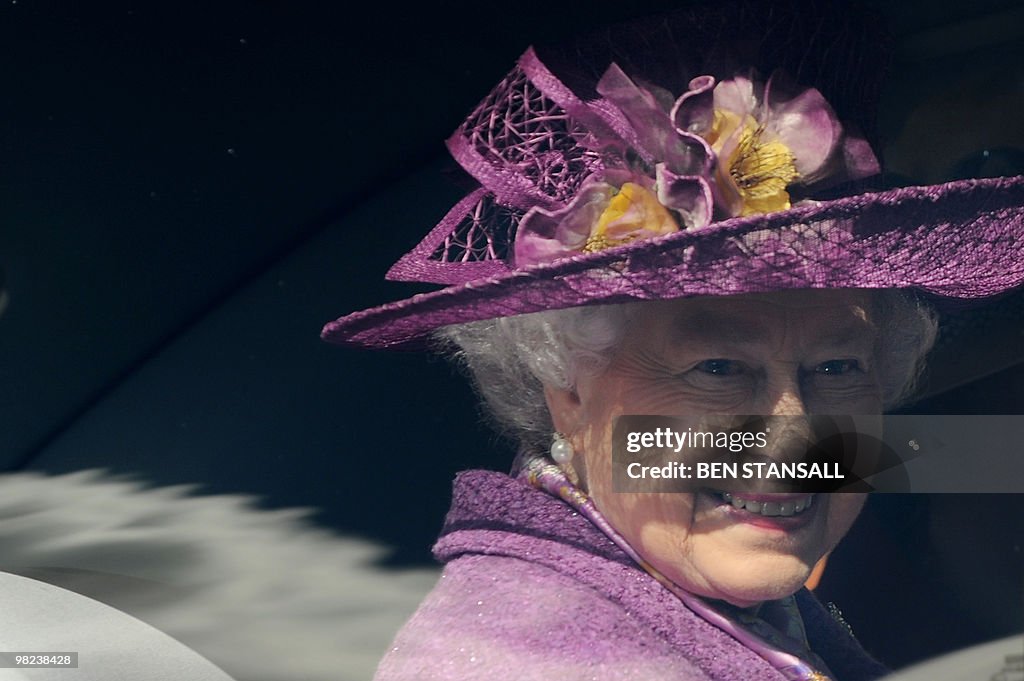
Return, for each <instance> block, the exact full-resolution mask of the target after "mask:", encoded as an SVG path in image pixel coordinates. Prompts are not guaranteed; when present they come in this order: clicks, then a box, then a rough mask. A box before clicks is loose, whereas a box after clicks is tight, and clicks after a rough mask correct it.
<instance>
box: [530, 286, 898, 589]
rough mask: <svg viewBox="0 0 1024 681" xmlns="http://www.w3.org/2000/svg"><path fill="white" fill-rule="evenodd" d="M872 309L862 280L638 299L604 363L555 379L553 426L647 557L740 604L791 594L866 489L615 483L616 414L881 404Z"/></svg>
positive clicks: (599, 500)
mask: <svg viewBox="0 0 1024 681" xmlns="http://www.w3.org/2000/svg"><path fill="white" fill-rule="evenodd" d="M871 309H872V308H871V294H870V293H868V292H864V291H855V290H848V291H847V290H837V291H827V290H825V291H792V292H782V293H772V294H757V295H745V296H733V297H728V298H695V299H685V300H683V299H681V300H669V301H659V302H650V303H644V304H642V305H638V306H637V307H636V308H635V309H634V315H633V316H632V318H631V319H630V323H629V326H628V330H627V331H626V334H625V337H624V338H623V341H622V343H621V345H620V346H619V348H618V349H617V351H616V353H615V355H614V356H613V358H612V360H611V363H610V364H609V366H608V368H607V369H606V370H605V371H604V372H603V373H601V374H600V375H598V376H592V377H584V378H582V379H581V380H580V381H579V383H578V385H577V386H576V389H575V390H572V391H568V390H559V389H553V388H549V389H547V390H546V395H547V398H548V406H549V409H550V411H551V415H552V418H553V420H554V425H555V427H556V429H557V430H558V431H559V432H561V433H563V434H565V435H566V436H567V437H568V438H569V440H570V441H571V442H572V444H573V446H574V448H575V450H576V452H577V454H576V457H575V459H574V461H573V464H572V465H573V466H574V469H575V473H576V474H577V475H578V476H579V478H580V484H581V486H582V487H583V488H584V489H586V490H587V491H588V492H589V494H590V496H591V498H592V499H593V500H594V502H595V504H597V507H598V508H599V509H600V510H601V512H602V513H603V514H604V516H605V517H606V518H607V519H608V521H609V522H610V523H611V524H612V526H613V527H615V529H616V530H618V531H619V532H620V533H621V534H622V535H623V537H625V539H626V540H627V541H628V542H629V543H630V545H631V546H632V547H633V548H634V549H635V550H636V551H637V552H638V553H639V554H640V555H641V556H643V558H644V559H645V560H647V561H648V562H649V563H651V565H652V566H653V567H654V568H656V569H657V570H658V571H660V572H661V573H662V574H664V575H665V576H666V577H668V578H669V579H671V580H672V581H673V582H675V583H676V584H678V585H679V586H681V587H683V588H685V589H686V590H688V591H690V592H692V593H695V594H698V595H701V596H705V597H708V598H714V599H720V600H724V601H728V602H730V603H732V604H734V605H737V606H740V607H747V606H750V605H753V604H755V603H759V602H762V601H765V600H771V599H776V598H781V597H783V596H786V595H789V594H791V593H793V592H794V591H796V590H797V589H799V588H800V586H801V585H802V584H803V582H804V581H805V580H806V579H807V577H808V575H809V574H810V571H811V568H812V567H813V566H814V564H815V562H817V560H818V559H819V558H821V556H822V555H824V554H825V553H826V552H827V551H829V550H830V549H831V548H832V547H833V546H834V545H835V544H836V543H837V542H838V541H839V539H840V538H841V537H842V536H843V535H844V534H845V533H846V531H847V530H848V529H849V527H850V525H851V524H852V523H853V521H854V519H855V518H856V516H857V513H858V512H859V511H860V508H861V506H862V505H863V503H864V496H863V495H860V494H849V493H843V494H819V495H814V496H813V498H811V499H810V500H809V499H808V496H807V495H764V494H762V495H746V496H745V497H742V496H739V495H738V498H735V499H734V500H733V503H729V502H728V501H727V500H726V499H725V498H723V496H722V495H720V494H718V493H716V492H714V491H712V490H704V491H699V492H697V493H694V494H679V493H661V494H657V493H640V492H630V493H626V492H613V491H612V456H611V441H612V438H611V434H612V425H613V422H614V419H615V417H617V416H620V415H624V414H626V415H628V414H663V415H700V414H751V415H752V414H760V415H800V414H805V413H818V414H875V413H880V412H881V409H882V398H881V389H880V388H879V381H878V377H877V376H876V373H875V348H876V345H877V331H876V327H875V325H874V321H873V315H872V312H871ZM809 501H810V503H809ZM741 502H743V503H741ZM797 508H801V509H802V510H800V511H799V512H798V511H797ZM752 509H753V510H752ZM756 509H760V512H754V510H756ZM765 513H768V514H769V515H765ZM790 513H792V515H790Z"/></svg>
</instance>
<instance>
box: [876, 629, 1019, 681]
mask: <svg viewBox="0 0 1024 681" xmlns="http://www.w3.org/2000/svg"><path fill="white" fill-rule="evenodd" d="M881 681H1024V634H1020V635H1016V636H1010V637H1007V638H1002V639H999V640H998V641H991V642H989V643H982V644H981V645H977V646H971V647H970V648H964V649H963V650H958V651H957V652H955V653H950V654H948V655H943V656H941V657H937V658H935V659H933V660H928V661H927V662H922V663H920V664H915V665H914V666H912V667H908V668H907V669H904V670H903V671H900V672H897V673H895V674H890V675H889V676H886V677H885V678H884V679H882V680H881Z"/></svg>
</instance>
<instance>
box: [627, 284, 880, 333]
mask: <svg viewBox="0 0 1024 681" xmlns="http://www.w3.org/2000/svg"><path fill="white" fill-rule="evenodd" d="M872 296H873V293H872V292H871V291H865V290H859V289H840V290H799V291H783V292H774V293H758V294H748V295H742V296H723V297H704V298H689V299H675V300H667V301H656V302H651V303H643V304H641V305H640V306H639V309H638V311H637V312H638V315H637V317H636V318H635V321H636V322H638V323H637V324H636V326H635V327H634V328H636V329H638V330H639V329H643V333H649V332H652V331H657V330H661V331H663V332H665V333H666V334H667V335H670V336H673V337H680V336H682V337H685V338H686V339H689V340H699V339H707V340H717V341H729V342H750V341H755V340H759V339H767V338H768V337H771V336H773V335H775V334H776V333H778V332H780V331H782V330H784V329H785V330H792V329H794V328H797V329H803V330H806V333H808V334H809V335H812V336H813V337H815V338H817V339H819V340H822V341H832V342H841V341H844V340H848V339H851V338H856V337H870V336H873V335H874V334H875V331H876V325H875V321H874V315H873V314H872Z"/></svg>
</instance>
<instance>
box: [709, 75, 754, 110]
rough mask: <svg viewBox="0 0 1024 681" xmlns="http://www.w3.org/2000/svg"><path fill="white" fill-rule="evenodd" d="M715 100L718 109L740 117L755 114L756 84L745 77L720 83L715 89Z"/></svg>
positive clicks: (737, 77)
mask: <svg viewBox="0 0 1024 681" xmlns="http://www.w3.org/2000/svg"><path fill="white" fill-rule="evenodd" d="M714 100H715V108H716V109H725V110H727V111H732V112H733V113H736V114H739V115H740V116H745V115H747V114H753V113H754V111H755V110H756V109H757V99H756V98H755V97H754V84H753V83H752V82H751V80H750V79H749V78H747V77H745V76H736V77H735V78H733V79H731V80H723V81H722V82H721V83H719V84H718V85H717V86H716V87H715V97H714Z"/></svg>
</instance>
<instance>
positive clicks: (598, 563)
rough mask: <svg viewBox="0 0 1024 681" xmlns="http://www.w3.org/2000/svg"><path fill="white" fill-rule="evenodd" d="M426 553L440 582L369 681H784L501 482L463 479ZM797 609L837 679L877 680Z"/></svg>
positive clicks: (874, 670) (808, 611)
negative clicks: (439, 567)
mask: <svg viewBox="0 0 1024 681" xmlns="http://www.w3.org/2000/svg"><path fill="white" fill-rule="evenodd" d="M434 554H435V555H436V556H437V558H438V559H439V560H441V561H442V562H444V563H446V567H445V570H444V574H443V575H442V577H441V580H440V582H439V583H438V585H437V586H436V587H435V588H434V590H433V591H432V592H431V593H430V595H428V596H427V598H426V600H425V601H424V602H423V604H422V605H421V606H420V608H419V609H418V610H417V611H416V613H415V614H414V615H413V616H412V618H411V619H410V620H409V622H408V623H407V624H406V625H405V627H404V628H403V629H402V630H401V631H400V632H399V634H398V636H397V638H396V639H395V642H394V644H393V646H392V648H391V650H390V651H389V652H388V654H387V655H386V656H385V657H384V659H383V660H382V661H381V664H380V667H379V669H378V670H377V676H376V677H375V678H376V680H377V681H399V680H403V681H404V680H407V679H408V680H410V681H411V680H412V679H417V680H424V679H444V680H445V681H462V680H464V679H465V680H468V679H486V680H488V681H499V680H501V679H516V680H517V681H520V680H521V681H526V680H528V679H538V680H540V679H544V680H545V681H547V680H550V679H579V680H581V681H582V680H583V679H587V680H588V681H589V680H591V679H600V680H604V679H644V680H654V679H672V680H681V681H709V680H714V681H755V680H756V681H762V680H763V681H784V677H783V676H782V675H781V674H780V673H779V672H778V671H776V670H775V669H774V668H773V667H771V666H770V665H769V664H768V663H767V662H765V661H764V660H763V659H762V658H761V657H759V656H758V655H757V654H756V653H754V652H753V651H751V650H749V649H748V648H746V647H745V646H743V645H742V644H741V643H739V642H738V641H737V640H736V639H734V638H732V637H731V636H730V635H729V634H726V633H725V632H723V631H722V630H720V629H718V628H716V627H715V626H713V625H711V624H709V623H708V622H706V621H705V620H703V619H702V618H701V617H699V616H698V615H696V614H695V613H693V612H692V611H691V610H689V609H688V608H687V607H686V606H684V605H683V604H682V602H680V601H679V599H677V598H676V597H675V596H674V595H672V594H671V593H670V592H669V591H668V590H666V589H665V588H664V587H662V586H661V585H660V584H658V583H657V582H656V581H655V580H654V579H653V578H652V577H651V576H649V575H648V574H647V573H646V572H644V571H643V570H641V569H640V568H639V567H637V566H636V564H635V563H633V562H632V561H631V560H630V559H629V557H628V556H626V555H625V554H624V553H623V552H622V551H621V550H620V549H619V548H618V547H616V546H615V545H614V544H613V543H612V542H611V541H610V540H609V539H608V538H607V537H606V536H605V535H604V534H603V533H602V532H601V531H600V530H599V529H598V528H596V527H595V526H594V525H593V524H591V523H590V521H588V520H587V519H586V518H584V517H583V516H581V515H579V514H578V513H577V512H576V511H575V510H574V509H573V508H571V507H570V506H569V505H567V504H565V503H563V502H562V501H561V500H559V499H556V498H555V497H552V496H551V495H549V494H547V493H545V492H542V491H539V490H536V489H533V488H532V487H529V486H528V485H526V484H525V483H524V482H521V481H519V480H515V479H513V478H510V477H508V476H507V475H503V474H501V473H494V472H490V471H469V472H466V473H461V474H460V475H459V476H458V478H457V479H456V481H455V490H454V500H453V502H452V508H451V510H450V511H449V512H448V517H447V519H446V521H445V525H444V529H443V530H442V532H441V537H440V539H439V541H438V542H437V544H436V545H435V546H434ZM798 603H799V606H800V611H801V614H802V616H803V619H804V624H805V626H806V628H807V636H808V640H809V642H810V644H811V647H812V649H813V650H814V651H815V652H816V653H818V654H819V655H820V656H821V657H822V658H823V659H824V660H825V662H826V664H828V665H829V667H830V668H831V669H832V671H833V672H834V673H835V674H836V675H837V676H838V681H868V680H869V679H875V678H878V677H880V676H882V675H883V674H884V673H885V669H884V668H883V667H882V666H881V665H879V664H878V663H877V662H875V661H874V660H872V659H871V658H870V657H868V655H867V654H866V653H865V652H864V651H863V650H862V649H861V648H860V646H859V645H858V644H857V642H856V641H855V640H854V639H853V638H852V637H851V636H850V634H849V633H848V632H847V630H846V629H845V628H844V627H842V626H841V625H840V624H838V623H837V622H835V621H834V620H833V619H832V617H831V616H830V615H829V614H828V613H827V612H826V611H825V609H824V608H823V607H822V606H821V604H820V603H818V601H817V600H816V599H815V598H814V597H813V596H812V595H810V594H809V593H808V592H806V591H802V592H801V593H800V594H798Z"/></svg>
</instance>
